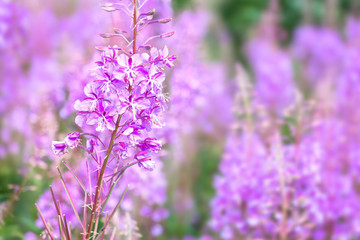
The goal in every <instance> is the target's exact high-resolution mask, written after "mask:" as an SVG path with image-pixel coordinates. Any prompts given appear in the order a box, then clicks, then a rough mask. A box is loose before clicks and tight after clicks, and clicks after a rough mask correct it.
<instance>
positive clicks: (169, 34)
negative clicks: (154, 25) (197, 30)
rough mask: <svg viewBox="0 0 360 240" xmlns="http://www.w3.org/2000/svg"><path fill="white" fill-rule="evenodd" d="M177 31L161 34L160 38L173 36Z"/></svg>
mask: <svg viewBox="0 0 360 240" xmlns="http://www.w3.org/2000/svg"><path fill="white" fill-rule="evenodd" d="M174 33H175V32H168V33H163V34H161V35H160V38H168V37H171V36H172V35H174Z"/></svg>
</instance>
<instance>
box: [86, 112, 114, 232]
mask: <svg viewBox="0 0 360 240" xmlns="http://www.w3.org/2000/svg"><path fill="white" fill-rule="evenodd" d="M120 120H121V115H119V116H118V118H117V120H116V126H115V130H114V131H113V133H112V135H111V140H110V143H109V147H108V150H107V153H106V157H105V159H104V163H103V165H102V167H101V172H100V176H99V179H98V182H97V188H96V193H95V200H94V206H93V208H92V210H91V216H90V222H89V227H88V230H87V234H86V239H90V233H91V229H92V227H93V224H94V216H95V214H96V209H97V207H98V202H99V199H98V198H99V194H100V191H101V189H102V186H103V178H104V173H105V169H106V166H107V162H108V160H109V157H110V154H111V149H112V146H113V145H114V141H115V136H116V133H117V130H118V128H119V124H120Z"/></svg>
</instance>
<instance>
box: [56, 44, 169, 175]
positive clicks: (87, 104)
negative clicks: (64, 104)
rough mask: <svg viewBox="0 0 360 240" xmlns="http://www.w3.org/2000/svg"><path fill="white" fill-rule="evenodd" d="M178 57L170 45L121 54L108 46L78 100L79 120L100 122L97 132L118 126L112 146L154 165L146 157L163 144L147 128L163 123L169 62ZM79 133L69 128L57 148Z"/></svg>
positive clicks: (123, 154)
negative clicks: (169, 48) (168, 47)
mask: <svg viewBox="0 0 360 240" xmlns="http://www.w3.org/2000/svg"><path fill="white" fill-rule="evenodd" d="M174 60H175V57H174V56H169V53H168V49H167V48H166V47H164V48H163V49H160V50H159V49H156V48H151V51H150V53H149V54H148V53H142V54H140V53H136V54H133V55H128V54H125V53H122V54H119V55H118V54H117V50H115V49H114V48H111V49H108V50H106V51H104V52H103V53H102V57H101V60H100V61H97V62H96V64H97V67H96V68H95V69H93V70H92V74H91V75H92V77H93V81H91V82H90V83H88V84H87V85H86V86H85V88H84V93H85V95H86V97H84V98H83V99H82V100H77V101H76V102H75V105H74V108H75V109H76V110H77V117H76V119H75V122H76V124H77V125H78V126H79V127H85V126H86V125H88V126H96V129H95V130H96V131H98V132H104V131H107V130H110V131H114V130H115V129H116V128H117V129H118V130H119V131H118V133H117V136H115V138H114V141H115V145H114V148H113V151H114V152H117V155H118V156H119V158H120V159H123V158H124V157H125V158H130V159H133V158H135V159H137V160H138V162H139V166H141V167H144V168H147V169H149V170H151V169H152V164H150V163H149V162H147V161H150V160H151V158H150V157H149V156H150V154H151V153H152V152H158V151H159V150H160V147H161V144H160V142H159V141H158V140H156V139H155V138H149V137H146V134H145V132H150V131H151V130H152V129H153V128H161V127H162V126H163V123H162V120H161V118H162V113H163V111H164V110H165V108H166V101H167V99H166V95H165V94H164V93H163V91H162V90H163V81H164V80H165V73H164V68H165V67H166V66H168V67H171V66H172V63H173V61H174ZM117 121H118V123H116V122H117ZM79 137H80V134H79V133H70V134H69V135H68V136H67V138H66V139H65V140H64V141H62V142H54V143H53V149H54V150H55V151H54V152H55V154H56V155H58V156H61V155H63V154H64V153H66V152H67V151H68V149H69V148H73V147H76V146H77V144H78V142H79ZM132 149H136V150H137V151H136V152H134V151H132Z"/></svg>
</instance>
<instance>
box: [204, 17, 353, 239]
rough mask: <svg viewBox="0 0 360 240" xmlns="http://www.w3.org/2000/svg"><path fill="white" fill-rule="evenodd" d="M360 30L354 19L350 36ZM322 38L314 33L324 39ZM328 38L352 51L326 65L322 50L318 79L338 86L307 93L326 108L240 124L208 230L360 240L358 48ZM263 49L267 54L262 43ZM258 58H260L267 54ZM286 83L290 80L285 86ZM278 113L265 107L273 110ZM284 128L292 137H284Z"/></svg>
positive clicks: (218, 180)
mask: <svg viewBox="0 0 360 240" xmlns="http://www.w3.org/2000/svg"><path fill="white" fill-rule="evenodd" d="M357 24H358V22H356V21H355V20H354V19H351V21H349V23H348V30H347V31H348V32H347V34H348V36H353V35H357V32H358V29H359V28H358V27H357ZM313 30H314V29H313ZM314 31H315V30H314ZM319 31H320V32H319V33H316V32H314V34H325V33H323V32H322V30H319ZM324 38H326V40H327V41H330V42H331V43H332V44H335V43H336V44H337V43H341V44H338V46H339V45H341V46H342V48H343V49H344V50H345V51H343V52H341V54H340V55H341V56H340V55H334V56H332V57H336V58H338V59H339V60H340V62H339V63H335V62H332V61H331V59H323V60H324V61H322V60H319V59H320V58H317V57H319V55H320V53H321V54H325V55H326V54H327V53H326V52H324V50H319V49H317V50H316V52H317V51H319V52H317V54H319V55H317V54H316V56H317V57H316V59H317V60H316V61H318V60H319V62H318V63H319V64H320V65H322V66H324V68H322V69H319V70H321V71H322V70H324V71H325V72H322V73H319V74H320V75H321V76H322V77H324V76H325V75H327V74H330V75H331V77H332V81H331V83H332V84H330V86H331V87H329V88H325V89H320V90H321V91H314V92H311V93H308V94H309V96H310V98H311V99H323V98H324V96H325V95H327V97H326V96H325V97H326V98H325V99H326V100H327V102H323V103H324V104H315V105H314V104H311V102H310V103H309V102H304V101H298V102H297V103H296V105H295V106H291V105H290V108H289V109H288V111H287V113H286V114H285V116H284V117H283V118H280V117H279V116H277V117H276V119H275V121H274V119H273V118H274V116H273V115H271V111H270V113H269V112H268V113H267V114H263V115H261V114H260V113H259V112H256V114H255V113H254V111H253V110H252V111H249V112H247V113H246V114H248V115H250V116H249V121H248V122H246V124H247V125H246V124H244V123H243V122H241V121H240V122H237V125H240V126H242V128H243V131H242V132H241V133H239V132H237V133H233V134H231V135H230V136H229V137H228V141H227V145H226V149H225V152H224V154H223V158H222V160H221V163H220V166H219V174H217V175H216V177H215V179H214V187H215V189H216V194H215V196H214V198H213V199H212V201H211V203H210V208H211V219H210V221H209V227H210V229H212V230H213V231H214V232H215V233H216V235H217V236H219V237H220V238H221V239H282V240H286V239H319V240H320V239H357V238H359V236H360V228H359V226H360V224H359V223H360V221H359V219H360V215H359V208H360V194H359V191H358V186H359V163H358V159H359V153H360V152H359V150H358V146H359V144H360V135H359V130H358V126H359V119H360V118H359V116H360V115H359V111H358V109H357V107H356V106H355V105H354V104H356V102H358V101H357V100H358V94H357V93H358V92H359V91H358V89H359V88H358V87H359V81H358V76H359V73H360V72H359V67H358V66H357V64H356V62H357V61H356V59H358V48H359V45H358V42H357V41H356V40H354V39H351V38H349V39H347V41H346V42H345V41H344V42H345V43H346V45H345V44H343V43H342V40H341V41H340V40H339V39H337V40H336V41H335V40H334V38H333V40H334V41H332V40H331V37H330V36H327V37H324ZM335 39H336V38H335ZM309 43H312V44H318V43H314V41H310V42H309ZM329 44H330V43H329ZM336 44H335V45H336ZM330 45H331V44H330ZM256 46H257V45H254V46H253V47H254V49H256ZM323 47H324V46H323ZM258 49H262V48H261V44H260V47H259V48H258ZM338 49H339V48H338ZM332 50H333V51H335V50H336V49H332ZM259 52H260V53H258V54H259V55H261V53H264V52H266V51H261V50H260V51H259ZM300 53H304V52H303V51H300ZM325 55H324V56H325ZM261 56H262V55H261ZM311 56H313V55H311ZM314 56H315V55H314ZM295 57H298V56H295ZM259 58H261V57H259ZM324 58H326V57H324ZM269 59H273V60H274V59H276V58H275V57H272V58H269ZM311 61H312V60H311ZM250 62H251V64H255V63H253V62H252V61H250ZM311 64H313V63H310V65H311ZM331 64H337V69H336V72H331V71H332V70H331V69H326V68H331ZM264 65H265V64H262V65H261V67H264ZM314 65H315V66H319V65H317V63H314ZM303 67H304V68H307V65H304V66H303ZM259 68H260V67H259ZM274 68H276V66H275V67H274ZM255 69H256V68H255ZM333 70H334V69H333ZM328 71H330V72H328ZM320 75H319V76H320ZM330 75H327V76H330ZM255 77H257V74H255ZM312 77H314V76H312ZM287 80H288V78H286V77H285V78H280V80H279V81H280V82H281V81H287ZM309 80H310V79H309ZM312 80H314V79H312ZM264 81H265V80H264ZM257 84H258V83H257V82H256V83H255V87H254V92H255V94H254V98H255V100H257V97H258V96H260V97H264V96H266V94H264V93H260V94H258V93H257V92H256V90H257V88H256V85H257ZM284 84H286V83H285V82H284ZM269 86H272V85H271V84H269ZM293 88H294V87H293ZM269 89H270V88H269ZM244 90H245V91H246V90H247V89H243V88H242V89H241V91H242V92H241V93H242V95H245V96H248V95H250V96H252V95H253V94H252V92H250V93H246V94H245V93H244V92H243V91H244ZM294 90H295V89H294ZM279 92H280V90H279V91H274V92H273V93H272V94H273V96H275V95H276V94H278V93H279ZM328 96H336V97H334V98H329V97H328ZM276 97H278V96H276ZM246 100H248V101H250V99H246ZM244 102H245V103H244ZM244 102H243V103H244V104H246V101H244ZM265 103H266V102H265ZM247 104H248V105H249V106H245V107H248V108H251V109H255V104H257V102H256V101H254V102H252V103H251V104H249V102H247ZM274 106H276V104H269V105H267V106H266V107H267V109H270V110H271V108H273V107H274ZM291 109H292V110H293V112H292V110H291ZM284 126H285V127H288V131H289V132H287V133H284V132H283V128H284ZM279 130H281V131H279ZM279 132H281V134H280V133H279ZM285 132H286V131H285ZM288 137H290V138H291V140H290V141H289V139H287V138H288Z"/></svg>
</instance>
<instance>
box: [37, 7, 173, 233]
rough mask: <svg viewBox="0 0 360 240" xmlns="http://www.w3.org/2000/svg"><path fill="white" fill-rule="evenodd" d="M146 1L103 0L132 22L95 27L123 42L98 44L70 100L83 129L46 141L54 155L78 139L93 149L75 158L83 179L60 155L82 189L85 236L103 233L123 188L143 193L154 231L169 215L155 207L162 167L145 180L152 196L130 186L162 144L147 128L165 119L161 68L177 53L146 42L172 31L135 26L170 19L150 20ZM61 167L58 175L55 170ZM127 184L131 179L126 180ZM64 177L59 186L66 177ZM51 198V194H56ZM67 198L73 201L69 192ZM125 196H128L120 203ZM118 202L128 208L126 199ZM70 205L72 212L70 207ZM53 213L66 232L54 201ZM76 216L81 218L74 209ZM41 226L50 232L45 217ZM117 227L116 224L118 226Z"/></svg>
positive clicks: (150, 166) (136, 194)
mask: <svg viewBox="0 0 360 240" xmlns="http://www.w3.org/2000/svg"><path fill="white" fill-rule="evenodd" d="M144 6H146V4H142V3H140V1H139V2H138V1H129V5H124V4H123V3H119V2H114V3H106V4H104V5H103V8H104V9H105V10H106V11H110V12H113V11H118V10H121V11H123V12H125V13H126V14H128V16H129V18H130V19H131V22H132V26H131V27H130V28H129V30H119V29H118V28H114V32H115V33H114V34H111V33H104V34H100V36H102V37H104V38H112V37H121V38H122V39H124V40H125V44H120V46H121V47H119V46H118V45H114V46H109V47H97V49H98V50H99V51H100V52H101V57H100V60H98V61H96V62H95V65H94V66H93V68H92V69H91V73H90V77H89V78H90V79H91V80H90V81H89V82H88V83H87V84H86V85H85V86H84V94H85V96H84V97H82V99H80V100H76V101H75V104H74V108H75V110H76V111H77V116H76V118H75V123H76V124H77V125H78V126H79V127H80V128H81V129H82V130H83V131H84V132H83V133H80V132H72V133H69V134H68V135H67V136H66V138H65V139H64V140H63V141H54V142H53V144H52V149H53V152H54V153H55V155H57V156H59V157H61V156H63V155H64V154H65V153H67V152H68V151H69V149H73V148H76V147H78V148H81V149H84V150H85V151H86V152H87V153H88V154H89V156H90V157H91V160H87V161H86V165H85V166H84V165H81V166H82V167H80V168H79V170H78V171H79V172H80V173H81V174H78V176H80V175H84V174H85V176H86V177H85V179H88V180H87V182H88V183H87V184H81V182H83V180H84V179H82V178H80V177H76V173H75V172H76V171H72V170H71V168H70V166H68V165H67V164H66V163H65V162H64V164H65V165H66V167H67V168H68V169H69V170H70V171H72V173H73V174H74V175H73V177H74V178H76V179H77V180H78V182H79V184H80V185H81V186H82V190H83V191H84V193H85V196H86V197H87V198H85V200H84V203H83V204H84V206H85V205H89V206H90V213H88V214H90V217H89V219H88V218H87V217H86V212H87V211H88V210H87V209H84V214H83V215H80V216H81V217H82V218H84V220H83V222H82V220H81V221H80V222H81V224H80V225H81V227H82V234H83V238H85V239H89V238H90V237H91V236H95V235H96V234H102V236H103V237H104V236H105V235H107V232H106V231H105V228H106V227H107V226H108V225H109V224H113V223H114V218H113V217H114V215H115V213H116V210H117V208H118V206H119V204H120V203H121V201H122V199H123V198H124V195H125V193H126V191H127V190H129V192H131V193H132V196H134V197H139V196H141V197H142V198H143V199H144V201H145V202H146V206H147V210H144V211H143V212H144V213H143V215H147V216H148V217H152V219H153V221H154V223H155V225H154V231H153V235H160V234H161V232H162V230H161V226H160V225H159V222H160V221H161V220H163V219H164V218H166V217H167V215H168V213H167V211H166V210H165V209H164V208H162V207H161V205H162V204H164V202H165V200H166V196H165V188H166V184H164V177H163V175H162V174H161V172H160V175H159V174H157V175H156V174H155V176H154V177H152V178H151V179H153V180H154V181H159V182H158V183H159V185H156V184H155V185H153V188H149V190H153V192H152V193H155V192H158V193H159V197H158V198H153V196H150V192H148V193H147V194H146V193H145V192H144V191H143V190H140V189H139V191H138V192H137V191H136V190H137V189H134V187H131V186H132V185H135V186H136V185H138V184H140V185H143V184H145V183H147V181H150V180H151V179H147V180H146V179H144V180H141V179H142V175H143V174H144V173H143V172H140V171H141V170H142V169H146V170H151V171H152V170H153V169H154V168H155V161H154V159H153V157H154V156H152V155H153V153H156V152H159V151H160V150H161V145H162V144H161V142H160V141H159V140H158V139H157V138H155V137H154V136H152V135H151V131H152V130H153V129H154V128H162V126H163V125H164V123H163V122H162V116H163V112H164V110H165V109H166V107H167V106H166V105H167V103H166V102H167V97H166V94H165V93H163V88H164V85H163V84H164V80H165V69H166V68H171V67H172V66H173V62H174V61H175V56H173V55H170V54H169V50H168V48H167V47H166V46H165V47H163V48H161V49H158V48H155V47H152V46H151V45H149V41H150V40H152V39H155V38H166V37H170V36H171V35H173V32H169V33H164V34H160V35H156V36H153V37H149V38H148V39H147V40H144V41H145V42H144V41H143V39H142V38H140V34H139V33H140V32H142V30H143V29H145V27H146V26H148V25H150V24H154V23H167V22H169V21H170V20H171V19H160V20H153V16H154V13H155V11H154V10H151V11H147V10H146V9H145V7H144ZM142 33H143V32H142ZM138 36H139V37H138ZM142 36H143V35H142ZM126 45H127V46H126ZM130 46H131V47H130ZM83 138H87V140H86V145H84V144H82V140H84V139H83ZM135 164H137V165H139V167H140V168H139V171H138V172H132V173H131V172H130V173H129V174H131V175H132V177H135V178H129V179H128V180H126V179H123V178H121V176H123V173H124V172H125V170H126V169H128V168H129V167H131V166H133V165H135ZM59 174H60V178H61V180H62V182H63V178H62V177H61V173H59ZM125 176H126V175H125ZM156 176H157V177H156ZM144 181H145V182H144ZM118 182H119V184H121V185H122V186H123V187H122V188H118V187H115V185H116V184H117V183H118ZM126 184H128V186H129V187H127V188H125V186H126ZM63 185H64V187H65V184H63ZM84 186H86V187H84ZM91 186H93V187H94V188H93V187H91ZM65 190H66V187H65ZM67 192H68V191H67ZM70 195H71V194H70ZM53 198H54V202H56V200H55V199H56V197H54V196H53ZM69 200H70V203H71V202H72V201H71V196H70V197H69ZM125 200H126V199H125ZM125 200H124V201H125ZM125 203H126V201H125V202H124V203H123V204H125ZM55 206H56V204H55ZM144 207H145V206H144ZM123 208H124V209H125V210H126V207H124V206H123ZM156 208H157V209H156ZM153 209H155V210H153ZM127 210H131V209H127ZM152 211H154V212H152ZM74 212H75V213H76V211H75V210H74ZM53 213H54V215H55V216H56V214H58V215H59V216H60V219H59V220H58V221H59V223H60V229H62V231H61V234H62V235H63V236H66V235H70V234H71V233H70V232H68V230H67V229H66V225H67V221H66V219H65V217H66V216H65V215H64V217H62V214H60V212H59V207H56V211H53ZM39 214H40V218H41V219H42V221H43V222H44V214H42V213H41V210H39ZM108 214H110V216H109V215H108ZM75 215H76V216H78V215H77V214H75ZM55 216H52V217H55ZM102 217H105V220H104V221H105V225H104V227H103V229H97V227H98V224H97V223H98V221H99V219H100V218H102ZM77 218H78V220H80V219H79V217H77ZM131 222H132V220H131ZM44 226H45V228H46V231H47V232H48V234H50V235H51V231H49V227H48V226H46V224H45V222H44ZM64 227H65V228H64ZM93 228H95V229H93ZM115 228H118V229H121V227H120V226H115ZM94 231H95V232H94Z"/></svg>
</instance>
